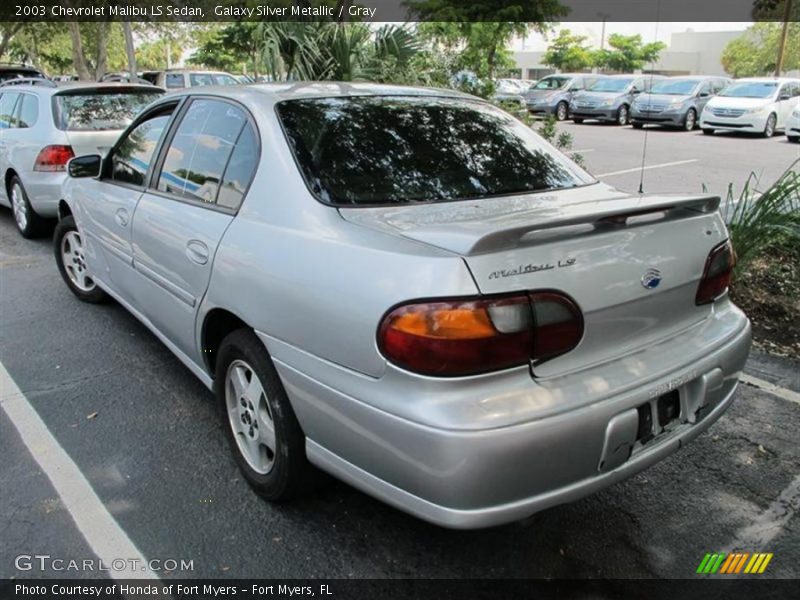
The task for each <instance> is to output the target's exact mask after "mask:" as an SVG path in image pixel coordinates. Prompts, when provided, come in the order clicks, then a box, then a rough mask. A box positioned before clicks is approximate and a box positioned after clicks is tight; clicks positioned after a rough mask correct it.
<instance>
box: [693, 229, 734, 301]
mask: <svg viewBox="0 0 800 600" xmlns="http://www.w3.org/2000/svg"><path fill="white" fill-rule="evenodd" d="M735 264H736V254H735V252H734V251H733V246H732V245H731V243H730V241H724V242H722V243H721V244H719V245H717V246H714V248H713V249H712V250H711V253H710V254H709V255H708V258H707V259H706V266H705V269H703V278H702V279H701V280H700V285H699V286H698V287H697V295H696V296H695V300H694V302H695V304H697V305H698V306H699V305H701V304H708V303H709V302H713V301H714V300H716V299H717V298H719V297H720V296H721V295H722V294H724V293H725V290H727V289H728V286H729V285H730V283H731V276H732V275H733V267H734V265H735Z"/></svg>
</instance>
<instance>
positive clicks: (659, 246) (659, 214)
mask: <svg viewBox="0 0 800 600" xmlns="http://www.w3.org/2000/svg"><path fill="white" fill-rule="evenodd" d="M718 206H719V198H716V197H709V196H679V195H650V196H648V195H641V196H639V195H629V194H624V193H621V192H619V191H616V190H614V189H613V188H611V187H609V186H606V185H604V184H594V185H590V186H584V187H581V188H574V189H570V190H563V191H557V192H545V193H541V194H529V195H524V196H514V197H505V198H487V199H481V200H465V201H459V202H450V203H438V204H425V205H410V206H402V207H387V208H352V209H351V208H348V209H340V213H341V215H342V217H343V218H345V219H346V220H348V221H351V222H353V223H357V224H359V225H362V226H365V227H370V228H372V229H377V230H380V231H383V232H385V233H389V234H392V235H398V236H402V237H405V238H408V239H412V240H415V241H418V242H422V243H425V244H429V245H432V246H436V247H438V248H442V249H445V250H448V251H450V252H453V253H455V254H458V255H460V256H462V257H463V259H464V261H465V262H466V264H467V266H468V268H469V270H470V272H471V273H472V276H473V277H474V279H475V283H476V285H477V287H478V289H479V290H480V292H481V293H482V294H498V293H506V292H515V291H523V290H529V291H530V290H558V291H560V292H563V293H565V294H567V295H569V296H570V297H571V298H572V299H573V300H574V301H575V302H576V303H577V304H578V306H579V307H580V308H581V311H582V313H583V317H584V325H585V332H584V337H583V339H582V340H581V343H580V344H579V346H578V347H577V348H575V349H574V350H572V351H571V352H569V353H567V354H565V355H563V356H560V357H557V358H555V359H552V360H550V361H547V362H544V363H541V364H538V365H534V366H533V373H534V375H535V376H537V377H551V376H557V375H562V374H565V373H568V372H571V371H575V370H578V369H582V368H585V367H587V366H590V365H594V364H598V363H601V362H604V361H607V360H611V359H614V358H618V357H621V356H624V355H626V354H630V353H632V352H634V351H636V350H637V349H639V348H642V347H645V346H647V345H650V344H652V343H654V342H656V341H658V340H660V339H664V338H667V337H670V336H672V335H675V334H677V333H678V332H680V331H682V330H684V329H686V328H688V327H691V326H692V325H693V324H695V323H697V322H699V321H702V320H703V319H704V318H705V317H706V316H707V315H708V314H709V311H710V307H709V306H708V305H706V306H696V305H695V302H694V299H695V294H696V292H697V286H698V283H699V280H700V278H701V277H702V274H703V269H704V266H705V261H706V258H707V257H708V254H709V251H710V250H711V248H713V247H714V246H715V245H716V244H718V243H720V242H721V241H723V240H724V239H726V238H727V233H726V230H725V226H724V223H723V221H722V219H721V218H720V216H719V213H718V211H717V208H718ZM432 292H433V293H432V294H431V295H432V296H435V291H433V290H432ZM631 368H635V365H632V367H631Z"/></svg>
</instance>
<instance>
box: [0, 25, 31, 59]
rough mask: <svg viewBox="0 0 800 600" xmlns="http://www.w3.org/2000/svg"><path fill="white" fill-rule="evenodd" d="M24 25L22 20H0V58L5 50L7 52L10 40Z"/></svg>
mask: <svg viewBox="0 0 800 600" xmlns="http://www.w3.org/2000/svg"><path fill="white" fill-rule="evenodd" d="M24 25H25V22H24V21H3V22H0V58H2V57H3V56H5V54H6V52H8V49H9V46H11V41H12V40H13V39H14V36H15V35H17V33H19V31H20V30H21V29H22V27H23V26H24Z"/></svg>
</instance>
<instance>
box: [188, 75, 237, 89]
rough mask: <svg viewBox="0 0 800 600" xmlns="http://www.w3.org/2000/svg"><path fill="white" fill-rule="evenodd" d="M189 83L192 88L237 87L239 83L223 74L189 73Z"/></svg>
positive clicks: (231, 76)
mask: <svg viewBox="0 0 800 600" xmlns="http://www.w3.org/2000/svg"><path fill="white" fill-rule="evenodd" d="M189 81H190V82H191V84H192V85H193V86H196V85H237V84H238V83H239V82H238V81H236V79H234V78H233V75H226V74H225V73H190V74H189Z"/></svg>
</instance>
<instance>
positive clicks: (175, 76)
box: [142, 69, 240, 90]
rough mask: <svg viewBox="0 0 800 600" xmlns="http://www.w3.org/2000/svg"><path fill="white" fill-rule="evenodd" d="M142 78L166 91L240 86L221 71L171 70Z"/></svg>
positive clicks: (156, 72) (145, 74)
mask: <svg viewBox="0 0 800 600" xmlns="http://www.w3.org/2000/svg"><path fill="white" fill-rule="evenodd" d="M142 77H143V78H144V79H145V80H146V81H149V82H150V83H152V84H153V85H157V86H159V87H162V88H164V89H166V90H182V89H183V88H188V87H195V86H199V85H240V82H239V81H237V79H236V78H235V77H234V76H233V75H231V74H230V73H223V72H222V71H196V70H191V69H172V70H168V71H148V72H145V73H142Z"/></svg>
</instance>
